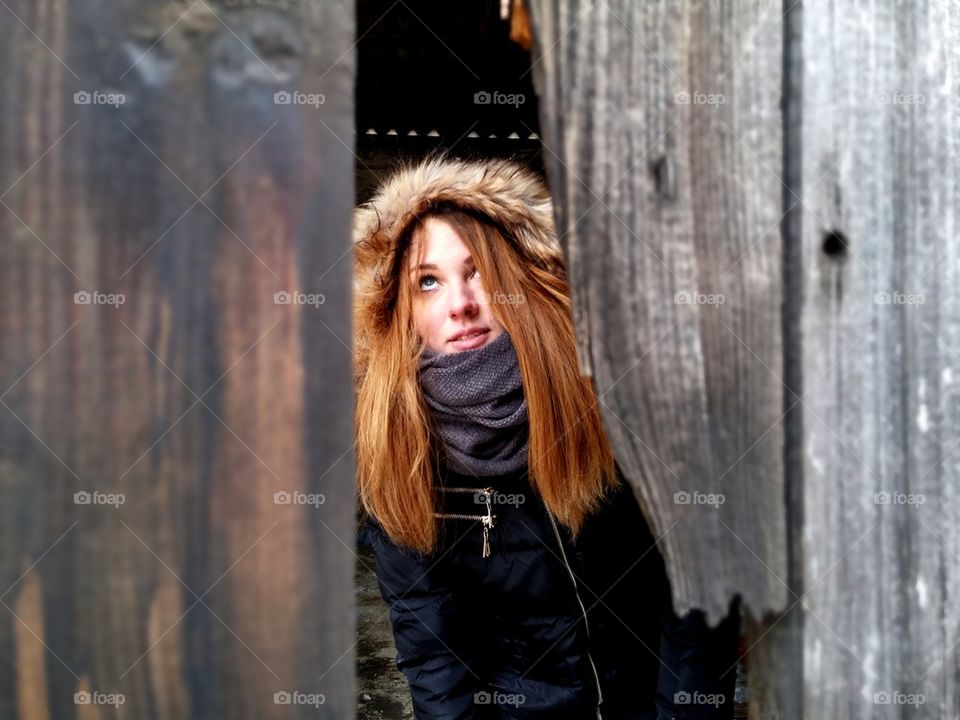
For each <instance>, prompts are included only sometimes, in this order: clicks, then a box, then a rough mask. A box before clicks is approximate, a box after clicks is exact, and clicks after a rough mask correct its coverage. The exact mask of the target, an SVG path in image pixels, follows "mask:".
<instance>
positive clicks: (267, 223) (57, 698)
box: [0, 0, 355, 720]
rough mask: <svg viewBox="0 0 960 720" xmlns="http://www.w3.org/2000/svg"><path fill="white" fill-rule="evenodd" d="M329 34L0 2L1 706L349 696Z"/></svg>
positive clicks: (331, 13) (340, 250) (348, 421)
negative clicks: (0, 110) (0, 111)
mask: <svg viewBox="0 0 960 720" xmlns="http://www.w3.org/2000/svg"><path fill="white" fill-rule="evenodd" d="M353 26H354V11H353V7H352V3H337V4H334V3H310V2H297V1H296V0H288V1H287V2H282V1H280V0H270V1H269V2H261V1H260V0H231V1H229V2H228V1H227V0H223V2H216V1H215V0H209V1H206V0H196V1H195V2H193V3H190V2H173V1H171V0H166V1H163V2H155V3H137V2H133V1H132V0H124V1H123V2H119V3H96V2H94V3H69V4H66V3H59V2H48V1H46V0H43V1H41V2H38V3H37V2H23V1H21V0H7V2H6V3H0V66H2V67H3V68H4V72H3V73H2V74H0V88H2V90H0V98H2V99H3V102H4V111H3V121H2V123H0V298H2V305H0V307H2V309H0V399H2V405H3V407H0V494H2V497H0V603H2V607H0V717H4V718H8V717H15V718H30V719H31V720H33V719H38V720H43V719H45V718H49V719H59V718H68V717H84V718H93V717H136V718H158V719H165V718H266V717H278V718H279V717H284V718H287V717H328V718H337V720H340V719H341V718H352V717H353V716H354V703H355V698H354V692H353V691H354V681H353V672H354V671H353V653H352V646H353V642H354V639H353V625H352V617H353V614H352V611H351V608H352V602H353V600H352V597H353V593H352V576H353V555H352V552H351V550H352V542H353V537H354V503H353V500H354V482H353V472H354V466H353V458H352V445H351V444H352V440H353V420H352V393H351V385H350V377H351V373H350V365H351V350H350V347H349V342H350V336H351V332H350V320H349V318H350V313H349V306H350V298H349V296H350V277H351V269H352V260H351V256H350V252H349V247H350V241H349V235H350V233H349V223H350V217H351V212H352V207H353V201H354V196H353V181H352V178H353V162H354V158H353V155H352V147H353V134H352V132H353V97H352V96H353V86H354V56H353V52H352V49H351V48H352V46H353V42H354V27H353ZM276 93H288V94H287V95H283V94H281V95H276ZM277 293H288V294H287V295H283V294H281V295H277ZM296 293H300V294H299V295H297V294H296ZM288 300H289V302H288ZM278 493H280V494H279V495H278ZM284 493H286V494H284ZM121 501H122V502H121ZM75 693H80V695H79V696H76V697H75ZM276 693H281V694H280V695H276ZM283 693H290V695H284V694H283ZM293 693H299V695H293ZM120 696H122V701H123V704H122V706H120V707H117V706H116V703H118V702H119V701H120V699H121V698H120ZM287 700H291V702H290V703H289V704H288V703H287V702H285V701H287ZM111 702H113V703H115V704H114V705H108V704H105V703H111Z"/></svg>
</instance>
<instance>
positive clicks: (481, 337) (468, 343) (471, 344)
mask: <svg viewBox="0 0 960 720" xmlns="http://www.w3.org/2000/svg"><path fill="white" fill-rule="evenodd" d="M489 334H490V330H489V329H487V330H483V331H481V332H480V334H478V335H473V336H468V337H463V338H460V339H459V340H451V341H450V344H451V345H453V346H454V347H455V348H456V349H457V350H473V349H474V348H478V347H480V346H481V345H483V344H484V343H485V342H486V341H487V336H488V335H489Z"/></svg>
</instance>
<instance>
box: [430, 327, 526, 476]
mask: <svg viewBox="0 0 960 720" xmlns="http://www.w3.org/2000/svg"><path fill="white" fill-rule="evenodd" d="M420 386H421V388H422V389H423V394H424V398H425V400H426V402H427V405H428V406H429V408H430V414H431V417H432V418H433V423H434V427H435V428H436V430H437V432H438V433H439V435H440V438H441V439H442V440H443V445H444V449H445V451H446V461H447V467H448V468H449V469H450V470H453V471H454V472H457V473H461V474H465V475H477V476H492V475H503V474H506V473H510V472H513V471H515V470H519V469H520V468H522V467H524V466H525V465H526V464H527V441H528V427H527V401H526V400H525V399H524V396H523V383H522V381H521V378H520V364H519V362H518V361H517V355H516V352H515V351H514V348H513V341H512V340H511V339H510V336H509V335H508V334H507V333H506V332H501V333H500V335H498V336H497V337H496V338H494V339H493V340H492V341H491V342H489V343H487V344H486V345H484V346H483V347H479V348H476V349H475V350H465V351H463V352H458V353H450V354H446V355H444V354H441V353H438V352H436V351H434V350H431V349H429V348H428V349H427V350H426V351H425V352H424V354H423V358H422V359H421V362H420Z"/></svg>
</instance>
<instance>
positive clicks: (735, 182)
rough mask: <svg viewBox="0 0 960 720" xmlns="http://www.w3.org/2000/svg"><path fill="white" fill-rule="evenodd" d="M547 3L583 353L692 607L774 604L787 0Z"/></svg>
mask: <svg viewBox="0 0 960 720" xmlns="http://www.w3.org/2000/svg"><path fill="white" fill-rule="evenodd" d="M531 6H532V7H531V10H532V18H533V23H534V30H535V36H536V40H537V45H536V47H535V48H534V56H533V61H534V73H535V86H536V87H537V91H538V94H539V95H540V100H541V124H542V131H543V132H542V136H543V140H544V157H545V163H546V165H547V169H548V175H549V178H550V184H551V189H552V191H553V193H554V196H555V199H556V202H557V211H556V213H557V219H558V232H559V234H560V236H561V239H562V242H563V244H564V246H565V251H566V254H567V260H568V265H569V272H570V281H571V287H572V292H573V298H574V305H575V308H574V318H575V322H576V325H577V332H578V340H579V343H580V346H579V358H580V363H581V368H582V370H583V371H584V372H585V373H589V374H591V375H592V377H593V379H594V382H595V385H596V388H597V393H598V395H599V397H600V398H601V401H602V405H603V412H604V419H605V423H606V428H607V431H608V433H609V434H610V436H611V439H612V441H613V443H614V445H615V448H616V451H617V456H618V459H619V461H620V463H621V465H622V466H623V468H624V470H625V472H626V474H627V475H628V477H629V479H630V481H631V483H632V484H633V486H634V489H635V492H636V494H637V495H638V497H639V499H640V500H641V502H642V505H643V507H644V510H645V512H646V513H647V515H648V517H649V519H650V521H651V523H652V526H653V528H654V530H655V532H656V534H657V536H658V537H660V538H661V539H660V543H659V545H660V549H661V551H662V552H663V553H664V555H665V559H666V562H667V568H668V572H669V575H670V579H671V583H672V587H673V598H674V604H675V606H676V608H677V609H678V610H679V611H680V612H685V611H686V610H688V609H689V608H692V607H699V608H703V609H704V610H705V611H706V612H707V614H708V616H709V618H710V620H711V621H713V622H715V621H716V620H718V619H719V618H721V617H722V616H724V615H725V614H726V613H727V611H728V607H729V603H730V601H731V599H732V597H733V596H734V595H735V594H740V595H742V597H743V600H744V606H745V608H746V609H747V611H748V612H749V613H750V614H751V615H752V616H754V617H756V618H760V617H761V616H762V615H763V614H764V613H767V612H771V611H776V610H779V609H782V608H784V607H785V606H786V600H787V596H788V594H787V591H786V586H785V580H783V578H785V576H786V547H785V510H784V500H783V498H784V486H783V462H782V454H783V427H782V423H781V420H782V414H783V408H784V399H783V398H784V387H783V384H782V377H781V375H782V370H781V365H782V361H781V339H780V338H781V336H780V302H781V290H780V271H781V265H780V238H779V233H778V222H779V220H780V217H781V213H782V209H781V193H782V189H781V184H780V182H779V180H778V172H779V170H780V163H781V156H782V147H781V131H780V128H781V117H780V107H779V102H780V91H781V70H780V63H781V42H782V36H781V31H782V28H781V23H782V21H781V7H780V4H779V3H772V2H737V3H724V4H715V3H703V2H649V3H635V2H626V1H621V2H598V3H590V2H587V1H586V0H568V1H566V2H561V3H551V2H533V3H531ZM691 299H693V301H692V302H691V301H690V300H691ZM720 497H722V499H723V501H724V502H723V503H722V504H720V503H719V498H720ZM711 499H714V500H717V502H715V503H713V504H705V503H702V502H701V501H710V500H711ZM684 501H692V502H684ZM698 503H700V504H698Z"/></svg>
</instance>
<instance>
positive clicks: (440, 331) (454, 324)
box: [408, 217, 503, 354]
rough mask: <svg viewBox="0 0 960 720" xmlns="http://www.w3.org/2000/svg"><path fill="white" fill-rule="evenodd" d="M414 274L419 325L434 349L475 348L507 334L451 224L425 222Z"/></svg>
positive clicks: (418, 239)
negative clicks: (493, 311) (504, 332)
mask: <svg viewBox="0 0 960 720" xmlns="http://www.w3.org/2000/svg"><path fill="white" fill-rule="evenodd" d="M421 244H422V250H423V252H422V260H421V261H420V265H419V266H418V265H417V258H418V257H420V255H421V253H420V250H421ZM408 271H409V273H410V281H411V285H412V288H413V319H414V323H415V325H416V328H417V332H419V333H420V335H421V336H422V337H423V338H424V339H425V340H426V342H427V346H428V347H429V348H430V349H431V350H435V351H437V352H439V353H444V354H446V353H456V352H463V351H464V350H474V349H476V348H480V347H483V346H484V345H486V344H487V343H490V342H492V341H493V339H494V338H496V337H497V336H498V335H499V334H500V333H502V332H503V326H502V325H501V324H500V323H499V322H497V319H496V318H495V317H494V316H493V313H492V312H491V311H490V301H489V298H488V296H487V293H486V291H485V290H484V288H483V283H482V282H481V280H480V273H479V271H478V270H477V269H476V268H475V267H474V265H473V258H472V257H471V256H470V249H469V248H468V247H467V246H466V245H465V244H464V242H463V240H462V239H461V238H460V236H459V235H458V234H457V231H456V230H454V229H453V227H451V226H450V224H449V223H447V222H446V221H445V220H442V219H440V218H436V217H431V218H428V219H427V220H426V221H425V222H424V224H423V226H422V228H421V230H420V232H419V233H417V237H416V239H415V240H414V242H413V245H412V247H411V252H410V259H409V263H408Z"/></svg>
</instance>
